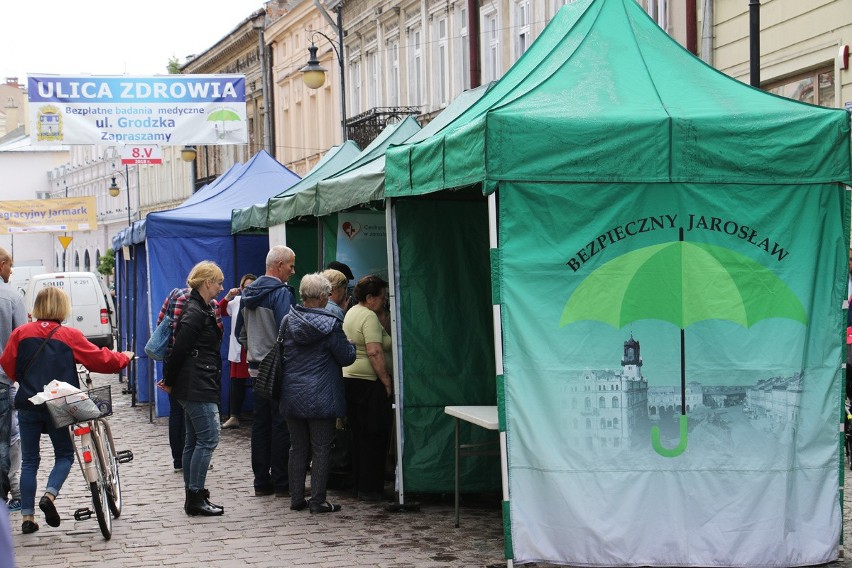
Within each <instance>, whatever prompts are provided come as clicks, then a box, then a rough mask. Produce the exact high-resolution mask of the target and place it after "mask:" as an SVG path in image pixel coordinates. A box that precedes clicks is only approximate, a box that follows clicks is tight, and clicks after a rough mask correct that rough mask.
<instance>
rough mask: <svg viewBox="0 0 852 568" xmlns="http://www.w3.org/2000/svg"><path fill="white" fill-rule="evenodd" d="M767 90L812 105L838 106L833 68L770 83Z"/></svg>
mask: <svg viewBox="0 0 852 568" xmlns="http://www.w3.org/2000/svg"><path fill="white" fill-rule="evenodd" d="M765 90H766V91H768V92H770V93H773V94H776V95H780V96H782V97H786V98H788V99H793V100H796V101H802V102H804V103H810V104H812V105H820V106H824V107H834V106H836V99H835V97H834V70H833V69H817V70H816V71H810V72H808V73H805V74H802V75H796V76H795V77H790V78H787V79H784V80H782V81H777V82H775V83H770V84H769V85H767V86H766V87H765Z"/></svg>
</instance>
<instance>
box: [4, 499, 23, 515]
mask: <svg viewBox="0 0 852 568" xmlns="http://www.w3.org/2000/svg"><path fill="white" fill-rule="evenodd" d="M7 506H8V507H9V512H10V513H17V512H18V511H20V510H21V500H20V499H9V504H8V505H7Z"/></svg>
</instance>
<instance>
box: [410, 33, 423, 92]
mask: <svg viewBox="0 0 852 568" xmlns="http://www.w3.org/2000/svg"><path fill="white" fill-rule="evenodd" d="M409 53H410V54H411V56H410V65H409V71H408V72H409V75H408V91H409V101H410V103H411V104H412V105H413V106H420V105H421V100H422V97H423V80H422V74H423V68H422V66H423V54H422V53H421V51H420V30H419V29H417V30H412V31H411V49H410V50H409Z"/></svg>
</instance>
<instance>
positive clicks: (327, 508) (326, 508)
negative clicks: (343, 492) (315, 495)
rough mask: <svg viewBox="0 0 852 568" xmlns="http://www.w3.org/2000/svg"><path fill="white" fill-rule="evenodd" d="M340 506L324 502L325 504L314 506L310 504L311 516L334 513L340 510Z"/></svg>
mask: <svg viewBox="0 0 852 568" xmlns="http://www.w3.org/2000/svg"><path fill="white" fill-rule="evenodd" d="M342 508H343V507H341V506H340V505H337V504H335V503H329V502H328V501H326V502H325V503H320V504H319V505H314V504H313V503H311V514H315V513H336V512H337V511H339V510H340V509H342Z"/></svg>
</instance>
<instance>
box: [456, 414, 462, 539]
mask: <svg viewBox="0 0 852 568" xmlns="http://www.w3.org/2000/svg"><path fill="white" fill-rule="evenodd" d="M460 422H461V420H460V419H459V418H456V474H455V480H456V528H459V453H460V452H459V423H460Z"/></svg>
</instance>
